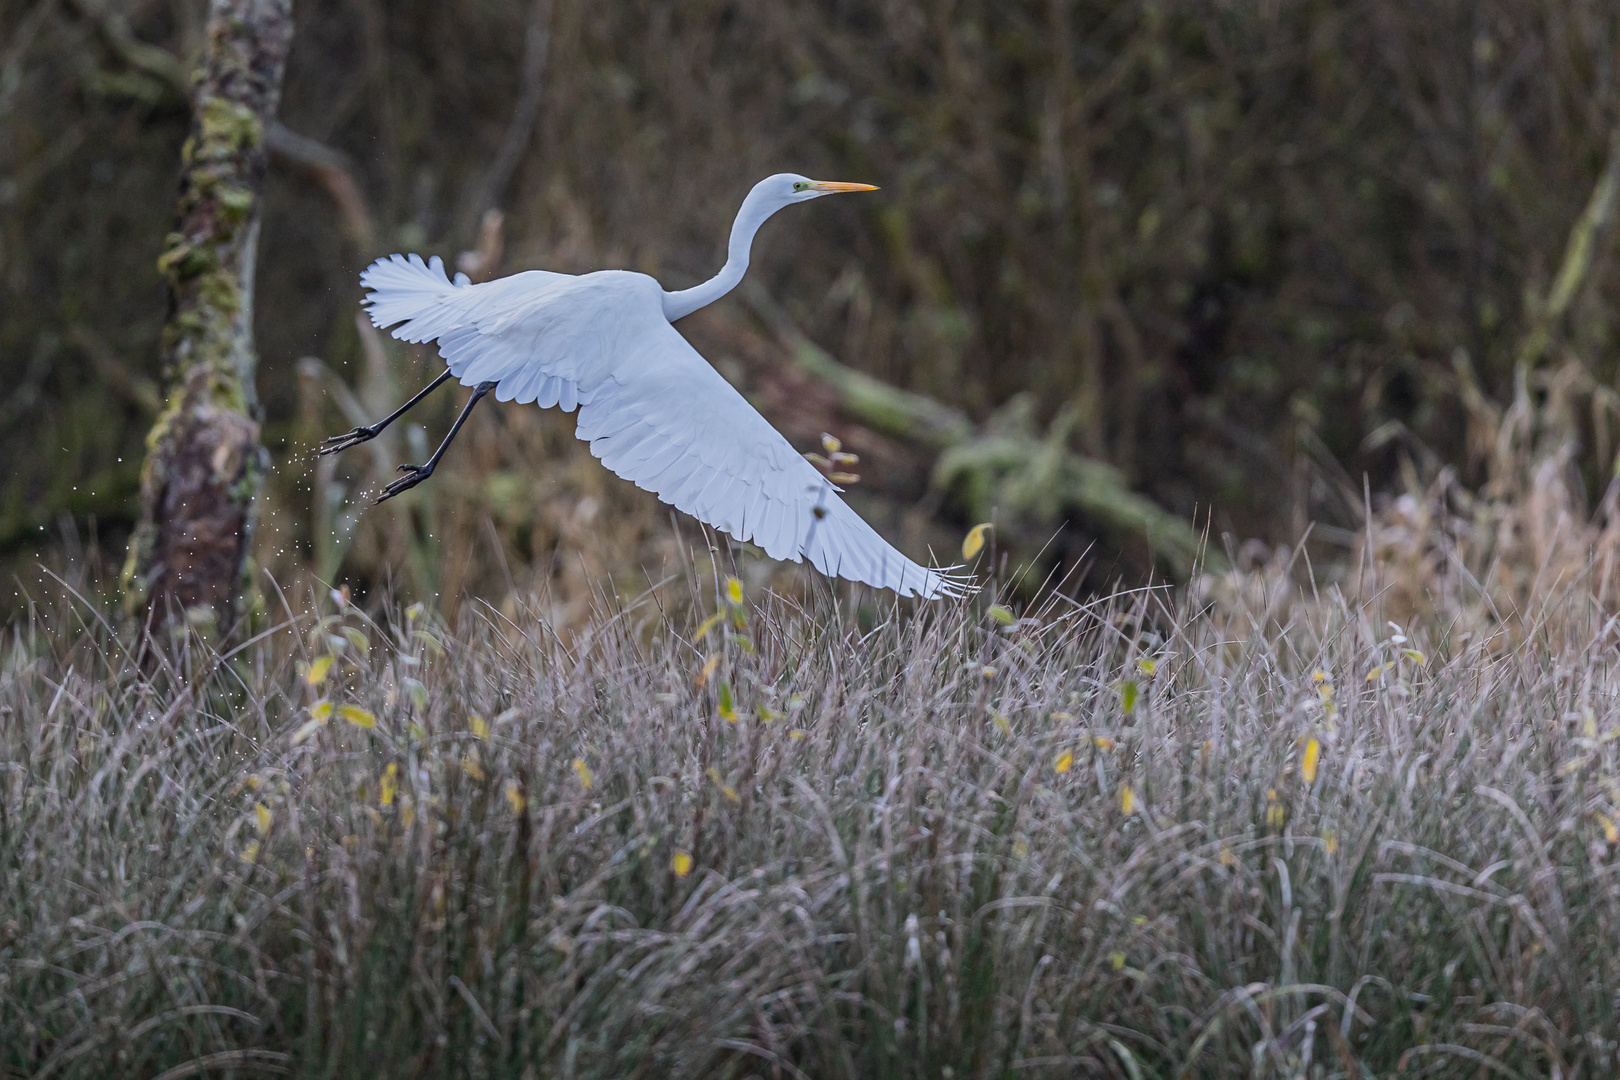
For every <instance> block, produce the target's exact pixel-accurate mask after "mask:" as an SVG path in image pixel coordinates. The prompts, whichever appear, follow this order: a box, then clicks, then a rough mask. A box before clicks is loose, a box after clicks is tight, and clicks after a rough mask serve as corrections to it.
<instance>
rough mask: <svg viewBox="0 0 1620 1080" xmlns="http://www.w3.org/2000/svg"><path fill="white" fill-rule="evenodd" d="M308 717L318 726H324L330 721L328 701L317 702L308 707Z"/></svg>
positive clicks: (330, 710)
mask: <svg viewBox="0 0 1620 1080" xmlns="http://www.w3.org/2000/svg"><path fill="white" fill-rule="evenodd" d="M309 715H310V716H311V717H313V718H314V719H315V722H316V723H318V724H324V723H326V722H327V721H328V720H330V719H332V703H331V702H330V701H317V702H316V703H315V704H313V705H311V706H310V707H309Z"/></svg>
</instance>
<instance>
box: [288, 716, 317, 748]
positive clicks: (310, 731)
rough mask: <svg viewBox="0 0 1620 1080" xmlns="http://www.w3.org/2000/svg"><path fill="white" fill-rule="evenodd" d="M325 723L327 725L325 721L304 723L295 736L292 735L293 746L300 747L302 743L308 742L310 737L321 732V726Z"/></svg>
mask: <svg viewBox="0 0 1620 1080" xmlns="http://www.w3.org/2000/svg"><path fill="white" fill-rule="evenodd" d="M324 723H325V721H323V720H306V721H304V723H303V725H302V726H301V727H299V729H298V730H297V731H295V732H293V734H292V744H293V745H294V746H298V745H300V744H302V743H305V742H308V741H309V737H310V736H311V735H314V734H315V733H316V732H317V731H319V730H321V725H322V724H324Z"/></svg>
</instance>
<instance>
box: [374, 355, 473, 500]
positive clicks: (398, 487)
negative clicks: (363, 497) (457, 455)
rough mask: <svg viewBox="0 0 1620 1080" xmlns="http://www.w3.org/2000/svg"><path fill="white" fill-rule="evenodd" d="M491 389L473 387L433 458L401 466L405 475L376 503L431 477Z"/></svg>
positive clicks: (378, 498) (388, 488)
mask: <svg viewBox="0 0 1620 1080" xmlns="http://www.w3.org/2000/svg"><path fill="white" fill-rule="evenodd" d="M493 389H495V384H494V383H492V382H481V383H479V384H478V385H477V386H476V387H474V388H473V392H472V397H470V398H468V399H467V404H466V405H465V406H464V407H463V408H462V410H461V415H460V416H458V417H456V422H455V423H454V424H452V425H450V434H448V435H446V436H445V437H444V442H442V443H440V444H439V448H438V449H437V450H435V451H433V456H432V457H430V458H428V459H427V464H426V465H401V466H400V467H399V471H400V472H402V473H404V474H405V475H404V476H402V477H400V478H399V479H398V480H395V481H394V482H393V483H392V484H389V485H388V486H387V487H385V488H383V493H382V494H381V495H379V496H377V501H378V502H385V501H386V500H388V499H392V498H393V497H394V496H395V495H398V494H399V493H400V492H402V491H409V490H410V489H411V488H413V487H415V486H416V485H417V484H420V483H421V482H422V481H424V480H426V479H427V478H428V477H430V476H432V475H433V470H434V469H436V468H438V467H439V459H440V458H442V457H444V452H445V451H446V450H448V449H450V442H451V440H453V439H454V438H455V437H456V432H458V431H460V430H461V425H462V424H465V423H466V422H467V417H469V416H471V415H472V411H473V406H474V405H477V404H478V403H479V401H481V400H483V397H484V395H485V394H487V393H489V392H490V391H491V390H493Z"/></svg>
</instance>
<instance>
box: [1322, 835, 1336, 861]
mask: <svg viewBox="0 0 1620 1080" xmlns="http://www.w3.org/2000/svg"><path fill="white" fill-rule="evenodd" d="M1322 850H1323V851H1325V852H1327V853H1328V854H1329V855H1332V854H1333V853H1334V852H1335V851H1338V850H1339V838H1338V837H1337V836H1335V835H1334V834H1333V830H1332V829H1324V830H1323V831H1322Z"/></svg>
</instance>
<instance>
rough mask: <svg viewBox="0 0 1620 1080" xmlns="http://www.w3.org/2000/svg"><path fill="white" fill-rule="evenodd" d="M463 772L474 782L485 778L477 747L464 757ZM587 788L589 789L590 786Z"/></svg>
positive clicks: (462, 761) (462, 760) (462, 762)
mask: <svg viewBox="0 0 1620 1080" xmlns="http://www.w3.org/2000/svg"><path fill="white" fill-rule="evenodd" d="M461 771H462V772H464V773H466V774H467V775H468V776H470V777H472V778H473V779H474V780H482V779H483V778H484V764H483V762H481V761H479V760H478V748H477V747H473V748H472V749H470V750H468V751H467V753H466V754H465V755H463V756H462V759H461ZM586 786H587V787H588V786H589V785H586Z"/></svg>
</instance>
